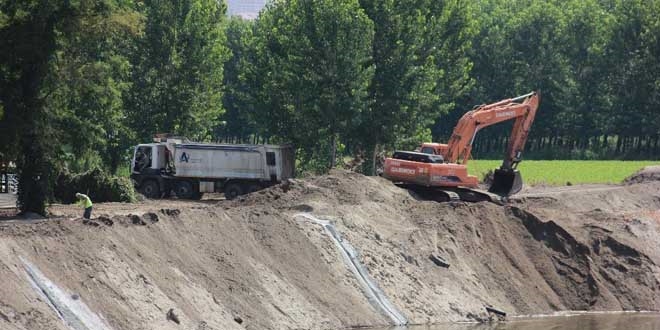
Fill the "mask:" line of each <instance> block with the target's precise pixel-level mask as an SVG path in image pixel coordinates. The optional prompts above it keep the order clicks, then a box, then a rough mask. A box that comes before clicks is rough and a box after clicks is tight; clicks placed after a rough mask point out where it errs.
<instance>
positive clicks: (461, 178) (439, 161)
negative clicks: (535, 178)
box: [383, 92, 540, 201]
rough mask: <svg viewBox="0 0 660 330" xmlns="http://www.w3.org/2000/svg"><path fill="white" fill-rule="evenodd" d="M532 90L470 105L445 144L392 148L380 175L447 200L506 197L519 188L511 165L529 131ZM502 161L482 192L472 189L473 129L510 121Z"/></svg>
mask: <svg viewBox="0 0 660 330" xmlns="http://www.w3.org/2000/svg"><path fill="white" fill-rule="evenodd" d="M539 98H540V97H539V94H538V93H536V92H532V93H529V94H525V95H522V96H518V97H515V98H511V99H506V100H502V101H499V102H495V103H492V104H486V105H481V106H478V107H476V108H475V109H474V110H472V111H469V112H467V113H466V114H465V115H463V117H461V119H460V120H459V121H458V124H457V125H456V127H454V132H453V133H452V135H451V138H450V139H449V142H448V143H447V144H441V143H422V145H421V146H420V148H419V152H411V151H395V152H394V154H393V155H392V157H391V158H386V159H385V164H384V165H385V166H384V171H383V176H384V177H385V178H387V179H389V180H391V181H393V182H395V183H397V184H398V185H399V186H402V187H404V188H407V189H410V190H413V191H415V192H417V193H418V194H422V195H424V196H425V197H427V198H430V199H434V200H438V201H447V200H466V201H483V200H491V201H493V200H494V199H496V198H499V199H501V197H508V196H510V195H513V194H515V193H517V192H519V191H520V190H521V189H522V177H521V175H520V172H519V171H518V170H517V166H518V163H520V161H521V158H522V151H523V148H524V146H525V142H526V141H527V136H528V134H529V130H530V128H531V126H532V122H533V121H534V117H535V115H536V110H537V108H538V106H539ZM513 119H515V122H514V123H513V129H512V131H511V137H510V139H509V145H508V147H507V151H506V155H505V158H504V161H503V162H502V166H501V167H500V168H499V169H496V170H495V172H494V175H493V182H492V184H491V186H490V188H489V189H488V192H485V191H480V190H478V189H475V188H478V184H479V180H478V179H477V177H475V176H472V175H468V171H467V163H468V161H469V160H470V156H471V152H472V143H473V142H474V139H475V136H476V134H477V132H478V131H479V130H480V129H482V128H484V127H487V126H491V125H494V124H498V123H501V122H504V121H508V120H513Z"/></svg>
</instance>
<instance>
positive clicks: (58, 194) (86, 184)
mask: <svg viewBox="0 0 660 330" xmlns="http://www.w3.org/2000/svg"><path fill="white" fill-rule="evenodd" d="M77 192H79V193H83V194H86V195H88V196H89V198H91V199H92V201H93V202H134V201H135V200H136V195H135V190H134V189H133V184H132V183H131V180H130V179H129V178H125V177H118V176H112V175H109V174H108V173H106V172H104V171H102V170H101V169H98V168H96V169H92V170H90V171H87V172H84V173H78V174H72V173H69V172H67V171H65V172H62V173H60V175H59V176H58V177H57V181H56V183H55V189H54V197H55V199H56V200H58V201H60V202H62V203H73V202H75V201H76V193H77Z"/></svg>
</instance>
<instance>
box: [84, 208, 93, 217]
mask: <svg viewBox="0 0 660 330" xmlns="http://www.w3.org/2000/svg"><path fill="white" fill-rule="evenodd" d="M91 216H92V207H91V206H90V207H88V208H86V209H85V213H84V214H83V218H85V219H89V218H90V217H91Z"/></svg>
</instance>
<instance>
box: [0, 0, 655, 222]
mask: <svg viewBox="0 0 660 330" xmlns="http://www.w3.org/2000/svg"><path fill="white" fill-rule="evenodd" d="M659 36H660V1H658V0H561V1H560V0H550V1H540V0H479V1H463V0H396V1H395V0H273V1H270V2H269V3H268V4H267V6H266V7H265V8H264V10H263V11H262V12H261V13H260V15H259V17H258V18H257V19H254V20H243V19H240V18H235V17H234V18H229V17H227V15H226V5H225V3H224V2H223V1H221V0H142V1H140V0H21V1H16V0H0V162H5V163H6V162H8V161H12V162H15V164H16V165H17V170H18V171H19V175H20V180H19V181H20V185H19V186H20V187H19V205H20V206H21V208H22V210H24V211H36V212H39V213H43V212H44V205H45V202H46V201H47V199H48V197H49V196H50V195H51V191H50V190H51V189H52V188H51V187H52V182H53V180H54V176H55V175H56V173H58V172H59V171H62V170H69V171H73V172H78V171H84V170H87V169H90V168H94V167H101V168H103V169H105V170H107V171H108V172H111V173H116V172H117V171H118V170H122V169H126V168H127V159H128V157H129V155H130V149H131V146H132V145H135V144H136V143H141V142H148V141H149V140H150V138H151V136H152V135H153V134H154V133H161V132H169V133H174V134H178V135H184V136H188V137H189V138H191V139H194V140H198V141H231V142H269V143H292V144H293V145H295V146H296V148H297V150H298V160H299V168H300V169H310V170H317V171H323V170H326V169H328V168H331V167H333V166H335V165H336V163H337V162H342V161H343V160H344V157H345V156H352V158H354V159H358V160H362V161H363V166H362V167H361V169H362V170H363V171H364V172H366V173H373V171H374V164H375V163H376V162H375V160H376V159H377V158H379V157H380V155H381V153H382V152H383V151H386V150H392V149H394V148H412V147H414V146H415V145H417V144H418V143H419V142H421V141H430V140H441V139H444V138H446V137H447V136H448V135H449V134H450V133H451V130H452V128H453V125H454V124H455V122H456V120H457V119H458V118H459V117H460V115H462V114H463V113H464V112H465V111H466V110H469V109H471V108H472V106H473V105H474V104H480V103H485V102H491V101H497V100H500V99H502V98H506V97H511V96H515V95H518V94H523V93H526V92H529V91H531V90H538V89H540V90H541V91H542V101H541V102H542V103H541V108H540V110H539V115H538V120H537V122H536V124H535V126H534V129H533V131H532V136H531V138H530V144H529V146H530V149H531V150H532V151H533V154H534V155H543V156H547V157H552V158H556V157H573V158H575V157H579V158H590V157H591V158H597V157H614V158H634V157H637V158H639V157H646V158H648V157H653V154H654V152H655V153H657V152H658V149H659V144H660V142H659V141H658V136H659V133H660V120H658V119H659V118H658V112H659V111H660V106H659V104H660V78H659V77H660V74H659V73H660V64H659V63H660V62H659V59H660V41H659V40H658V38H659ZM506 136H507V128H506V127H503V128H493V129H487V130H485V131H484V132H483V133H482V134H481V135H479V140H478V141H477V142H478V143H477V146H475V150H476V153H477V154H482V155H488V154H489V153H491V152H492V153H495V152H501V150H502V148H503V147H502V145H503V144H504V143H506Z"/></svg>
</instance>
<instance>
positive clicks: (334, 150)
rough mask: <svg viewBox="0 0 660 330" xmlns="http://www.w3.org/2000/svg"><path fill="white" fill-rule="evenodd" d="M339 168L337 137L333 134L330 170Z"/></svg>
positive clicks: (331, 138)
mask: <svg viewBox="0 0 660 330" xmlns="http://www.w3.org/2000/svg"><path fill="white" fill-rule="evenodd" d="M335 166H337V135H336V134H335V133H332V135H331V136H330V168H335Z"/></svg>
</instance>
